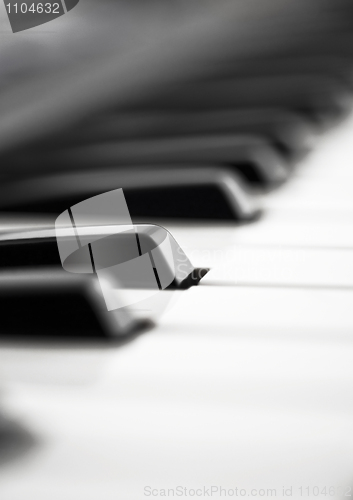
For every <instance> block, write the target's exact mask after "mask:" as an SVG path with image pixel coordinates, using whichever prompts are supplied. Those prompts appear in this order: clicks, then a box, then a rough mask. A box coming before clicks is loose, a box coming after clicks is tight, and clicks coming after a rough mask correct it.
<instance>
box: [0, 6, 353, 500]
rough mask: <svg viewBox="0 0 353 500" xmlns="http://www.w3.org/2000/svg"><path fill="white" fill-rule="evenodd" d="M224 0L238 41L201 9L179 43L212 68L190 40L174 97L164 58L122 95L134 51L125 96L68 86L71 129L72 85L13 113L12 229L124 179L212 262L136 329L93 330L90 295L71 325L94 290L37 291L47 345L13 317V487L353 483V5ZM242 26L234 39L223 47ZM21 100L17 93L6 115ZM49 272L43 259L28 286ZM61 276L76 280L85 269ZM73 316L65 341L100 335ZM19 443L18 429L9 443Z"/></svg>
mask: <svg viewBox="0 0 353 500" xmlns="http://www.w3.org/2000/svg"><path fill="white" fill-rule="evenodd" d="M88 5H91V6H92V4H90V2H88ZM153 5H154V7H153V9H154V11H155V12H160V11H159V10H158V7H160V5H159V4H158V3H156V4H153ZM185 5H186V4H185ZM185 5H184V4H183V6H184V8H186V7H185ZM222 5H223V3H222ZM224 5H225V6H226V7H227V8H230V10H229V12H233V10H232V7H233V8H234V9H235V10H234V13H233V14H234V19H235V20H237V24H236V26H237V28H238V30H237V31H236V32H235V33H234V32H232V30H231V29H230V27H231V22H230V21H231V19H229V20H228V21H227V22H226V20H227V16H223V18H222V16H219V15H216V14H215V13H214V12H213V10H212V9H213V8H214V7H210V12H209V13H208V14H209V16H208V14H207V13H206V14H207V15H206V14H205V18H204V20H203V21H204V23H205V25H206V26H208V27H210V26H213V27H214V31H213V32H212V33H210V34H209V36H206V35H205V30H204V29H201V28H202V26H201V25H202V22H200V23H196V21H195V18H194V17H193V18H192V19H193V21H194V22H195V25H196V28H195V33H196V35H197V36H196V35H195V34H194V35H195V36H194V35H193V29H189V28H190V26H191V25H192V23H190V24H188V23H186V25H185V26H184V25H183V26H184V29H185V33H186V35H185V36H186V38H185V40H179V44H180V47H181V48H183V49H184V50H185V47H184V46H183V45H184V44H185V41H186V42H187V41H189V40H190V39H192V40H193V42H194V45H193V50H192V51H191V52H193V54H192V55H193V57H194V56H195V53H196V55H197V57H196V60H197V61H199V63H200V67H201V69H202V71H199V72H198V71H196V70H195V68H191V66H192V65H191V66H190V65H189V63H190V61H192V60H193V61H195V58H194V59H193V58H192V57H191V54H190V59H188V58H187V57H186V56H185V59H187V61H186V62H187V64H186V63H185V64H184V65H183V64H181V63H180V60H178V61H177V62H178V64H177V68H178V69H179V72H180V68H181V67H183V71H184V72H182V75H181V76H184V77H183V78H180V75H179V77H178V78H176V75H175V71H174V72H173V71H172V69H171V66H172V65H171V62H170V61H168V65H167V66H168V71H167V73H168V75H167V76H166V77H165V78H163V81H162V83H159V85H158V86H157V90H155V89H153V82H154V81H155V79H154V78H155V77H156V75H154V78H152V73H153V72H152V71H151V72H150V73H149V74H148V78H147V76H146V80H143V78H142V76H141V78H142V80H143V82H142V84H143V85H142V87H143V92H142V91H141V92H140V94H138V93H136V89H135V90H134V91H132V92H131V93H130V92H127V91H126V88H124V85H126V82H123V83H124V85H122V90H121V89H120V87H119V86H118V87H119V88H118V89H117V90H116V92H115V93H114V89H113V85H111V84H110V86H109V88H108V86H107V82H108V81H109V78H111V77H112V75H115V76H116V75H118V74H119V73H118V72H117V69H116V68H118V67H119V65H117V64H116V67H115V66H114V65H113V66H114V67H112V68H111V70H110V71H108V72H107V73H105V74H103V75H102V82H103V84H104V88H105V90H106V92H107V95H106V96H100V97H99V98H98V97H97V92H96V90H97V89H96V87H94V86H92V87H90V85H88V83H87V85H86V86H85V88H84V92H83V95H82V96H78V97H77V99H78V103H74V102H73V101H74V99H73V96H74V95H75V96H77V87H76V83H77V82H76V81H70V82H69V83H71V84H72V87H71V94H70V92H68V93H67V94H65V95H66V97H64V93H61V94H60V92H59V94H60V96H59V97H60V98H61V99H62V105H63V108H64V111H66V113H67V110H68V109H69V108H70V106H71V105H72V106H73V108H74V112H72V113H71V114H70V113H68V114H67V115H65V113H64V112H63V113H62V115H60V119H58V122H56V123H54V121H53V120H52V118H53V116H52V113H53V112H54V111H53V109H54V110H55V109H56V110H57V109H58V107H59V103H60V99H59V97H58V100H57V101H55V102H54V105H53V109H51V108H50V106H49V105H48V101H46V100H45V99H44V100H42V101H41V100H40V99H38V101H36V100H35V101H34V104H35V105H34V106H33V108H31V107H29V108H28V109H26V110H25V111H23V109H22V108H21V106H20V105H19V106H18V108H16V112H17V111H18V110H19V111H21V113H19V114H16V113H14V114H13V119H12V120H10V119H8V120H6V119H4V120H3V122H1V123H0V131H2V132H3V135H2V139H0V152H1V154H2V155H3V156H2V157H3V165H4V168H3V172H2V175H3V182H2V186H1V188H0V192H1V199H0V206H1V209H2V210H3V214H2V216H1V221H2V223H1V226H2V230H1V235H0V236H1V238H3V239H4V238H5V239H6V238H7V237H8V238H9V239H11V235H12V234H15V233H18V232H19V231H21V230H24V229H25V230H29V231H31V230H34V229H36V230H37V229H38V228H42V227H45V228H46V227H48V225H49V226H50V225H51V224H52V223H53V221H54V220H55V218H56V216H57V215H58V214H59V213H60V211H61V210H65V209H66V208H67V207H69V206H70V205H71V204H72V203H74V202H78V201H81V200H82V199H84V198H87V197H89V196H91V195H94V194H98V193H100V192H103V191H108V190H112V189H116V188H118V187H123V188H124V190H125V192H126V198H127V200H128V202H129V207H130V209H131V213H132V215H133V218H134V222H146V221H148V222H153V223H155V222H156V223H159V224H161V225H162V226H164V227H165V228H166V229H168V230H169V231H170V232H171V234H172V235H173V236H174V237H175V239H176V241H177V242H178V244H179V245H180V246H181V248H182V249H183V250H184V251H185V253H186V255H187V256H188V257H189V258H190V260H191V262H192V264H193V265H194V266H195V267H196V268H201V269H204V268H210V270H209V272H208V273H207V274H206V275H205V276H204V277H203V278H202V280H201V281H200V283H199V284H198V286H192V287H190V288H189V289H187V290H177V291H173V293H174V294H175V295H176V296H177V300H176V301H175V304H174V306H173V308H171V309H170V310H168V311H167V312H166V313H165V314H164V315H163V316H162V317H161V318H160V319H159V321H158V323H157V324H155V325H154V326H153V327H152V326H150V327H149V328H147V329H146V328H145V329H143V330H140V331H136V332H135V333H134V335H130V336H126V337H124V336H122V337H120V339H118V340H117V339H115V340H114V341H112V340H111V341H106V340H103V339H102V338H97V337H96V338H94V339H93V340H92V339H89V338H88V334H87V331H88V330H89V327H90V326H92V325H89V323H90V322H91V323H92V324H93V319H91V316H89V317H88V322H87V318H86V320H85V319H84V318H82V325H81V326H80V321H81V318H80V314H81V312H80V311H81V309H78V311H79V313H78V314H76V317H73V316H74V315H73V314H72V311H73V305H75V304H76V305H77V304H78V303H75V304H73V305H72V304H71V308H70V304H68V301H67V300H66V302H62V304H65V308H63V307H62V308H61V310H62V317H61V318H55V317H49V315H48V314H47V315H46V313H45V311H43V310H41V308H40V304H38V314H42V320H43V321H44V328H45V327H46V324H47V325H48V326H47V331H48V336H47V337H46V335H44V337H41V338H38V337H36V335H35V334H34V335H33V337H34V338H33V339H31V337H30V335H28V332H27V336H26V331H27V329H28V331H30V332H31V335H32V333H33V325H28V328H27V327H25V328H24V329H23V331H18V332H16V333H17V334H19V336H18V335H14V336H12V335H9V331H6V328H5V329H4V327H3V331H2V342H1V348H0V377H1V380H2V381H3V385H4V389H3V392H2V396H1V408H2V412H3V414H4V424H2V419H1V420H0V491H1V499H4V500H10V499H11V500H22V499H23V498H35V499H36V500H47V499H48V498H50V500H62V499H68V500H70V499H75V500H77V499H82V500H97V499H98V498H100V499H101V498H102V499H104V500H110V499H111V500H113V499H114V500H116V499H117V498H118V499H124V500H130V499H131V500H137V499H142V498H145V497H154V498H162V497H168V496H169V497H173V496H174V497H177V496H179V497H184V496H198V497H200V498H209V497H212V498H216V499H221V498H226V497H228V496H229V497H230V496H233V497H234V496H245V497H251V498H273V497H276V498H285V497H290V498H293V499H299V498H301V499H302V498H307V499H313V498H323V497H325V498H327V497H329V498H334V499H343V498H346V497H348V496H351V492H352V488H353V484H352V483H353V469H352V463H353V438H352V435H353V432H352V430H353V424H352V421H353V418H352V417H353V403H352V402H353V399H352V395H351V393H352V387H353V364H352V361H351V359H352V354H353V350H352V347H351V346H350V344H351V337H352V331H353V313H352V311H353V309H352V303H351V302H352V297H351V296H352V289H353V253H352V249H353V231H352V221H353V201H352V200H353V196H352V194H353V173H352V166H351V165H352V161H353V142H352V135H353V115H352V112H351V95H352V73H351V71H352V67H353V66H352V62H351V57H352V51H353V45H352V40H353V38H352V35H351V34H350V29H351V25H352V21H351V19H350V15H351V8H350V6H349V4H348V2H337V3H333V2H329V1H326V2H325V1H323V0H322V1H314V0H313V1H312V2H311V3H310V4H309V5H308V3H305V2H303V1H301V0H298V2H296V3H291V2H287V1H283V0H281V2H280V1H277V0H271V1H270V0H269V1H266V2H264V3H263V4H262V3H261V4H260V3H258V2H252V4H251V7H249V5H250V3H249V4H246V3H245V2H239V5H237V6H236V8H235V7H234V5H235V4H234V2H224ZM198 7H199V5H198ZM226 7H224V8H226ZM110 8H113V7H112V6H110ZM139 8H141V9H142V8H143V7H142V6H139ZM78 9H79V7H76V9H75V10H74V11H73V13H75V15H77V12H79V10H78ZM143 9H144V8H143ZM186 9H187V8H186ZM197 11H198V10H197V8H196V4H195V12H197ZM136 12H137V11H136ZM136 12H135V14H136ZM160 15H162V14H160ZM64 17H65V18H66V17H69V16H64ZM162 17H163V19H164V15H162ZM167 17H168V16H167ZM172 17H173V16H172ZM225 19H226V20H225ZM103 20H104V19H103ZM212 20H213V22H211V21H212ZM244 20H247V21H248V24H244V26H243V25H242V23H245V21H244ZM221 21H222V22H221ZM61 22H64V21H61ZM100 22H101V24H100V25H99V26H100V29H102V26H104V22H102V20H101V21H100ZM222 23H223V24H222ZM176 24H177V23H176ZM144 26H145V25H144ZM148 26H149V24H148V23H146V26H145V28H146V31H144V32H143V35H141V37H142V39H143V36H147V35H146V32H148V29H147V28H148ZM150 26H152V25H150ZM219 26H221V27H222V26H224V32H222V36H221V35H220V32H219V31H217V29H219ZM245 27H247V29H245ZM151 30H152V31H153V28H151ZM98 31H99V30H98ZM162 31H163V36H166V33H165V31H167V30H166V28H165V27H164V28H163V30H162ZM217 33H218V34H219V40H218V43H217V44H216V45H217V47H214V50H213V51H211V52H212V53H211V54H208V53H207V51H205V50H204V51H200V50H196V49H195V46H197V42H200V40H201V41H202V40H204V41H207V47H209V48H210V47H212V43H211V42H212V41H215V40H217V36H216V35H217ZM254 33H256V36H254ZM174 35H175V31H173V36H174ZM201 35H202V36H201ZM134 36H135V37H137V35H136V34H135V35H134ZM150 36H152V35H150ZM158 36H162V35H161V34H160V33H159V34H158ZM296 37H299V38H296ZM132 38H134V37H132ZM157 38H158V37H157ZM85 40H86V39H85ZM227 40H228V41H229V40H232V41H233V42H234V44H235V46H234V47H233V46H232V48H229V47H227V50H225V47H226V45H225V44H224V42H225V41H227ZM236 42H241V43H239V47H238V46H237V45H236ZM222 43H223V45H222ZM66 44H67V45H64V46H65V47H67V46H70V44H69V42H66ZM219 47H221V48H222V49H223V50H219ZM177 48H179V45H178V44H177V43H176V49H177ZM196 48H199V47H196ZM176 49H175V50H176ZM216 49H217V50H216ZM77 50H78V49H77ZM81 50H83V49H82V47H81ZM89 50H91V49H90V47H89V48H88V49H86V54H87V53H89ZM168 50H170V49H168ZM180 50H181V49H180ZM100 51H102V47H101V46H98V47H97V54H98V55H99V53H100ZM110 51H111V48H108V49H107V54H108V53H109V52H110ZM78 52H79V51H78ZM167 52H168V51H167ZM176 52H177V51H176ZM83 53H84V51H83V52H82V54H83ZM181 53H182V51H181ZM95 54H96V53H95ZM151 54H152V55H153V50H152V51H151ZM161 54H162V55H163V51H162V49H161ZM108 55H109V57H108V59H107V60H108V61H110V62H111V63H112V64H113V62H114V61H115V63H116V61H117V59H116V58H115V56H114V55H113V56H112V54H108ZM152 55H151V60H150V59H148V62H150V61H153V57H152ZM210 55H211V56H212V57H210ZM70 57H72V58H73V60H75V54H72V56H70ZM163 60H164V59H163V58H162V62H163ZM136 61H137V62H136ZM184 62H185V61H184ZM138 63H139V64H140V65H141V67H142V68H145V65H143V64H142V63H141V58H137V59H136V60H134V64H132V63H131V66H130V67H131V68H134V67H135V66H136V68H137V67H138ZM154 63H155V66H154V68H155V70H156V71H157V70H158V71H157V73H158V74H160V71H161V67H160V66H161V64H160V62H159V63H158V61H154ZM129 64H130V63H129ZM134 65H135V66H134ZM192 69H193V70H192ZM194 70H195V71H194ZM206 70H207V71H206ZM38 71H39V70H38ZM140 71H141V70H140ZM93 73H94V71H92V72H91V73H90V72H89V71H88V72H87V75H88V76H91V77H92V79H93V76H94V75H93ZM142 73H143V70H142ZM65 75H66V76H67V75H68V73H67V72H65ZM190 75H191V76H190ZM12 76H13V75H12ZM13 78H15V77H14V76H13ZM148 79H149V80H148ZM147 80H148V81H147ZM92 81H93V80H91V81H90V84H91V85H92ZM48 82H49V84H50V82H52V80H50V78H49V79H48ZM48 82H44V81H43V82H42V84H41V85H43V86H42V87H41V88H49V87H50V85H49V84H48ZM119 83H120V82H119ZM16 84H18V85H20V83H19V82H18V80H16ZM46 84H48V87H46ZM89 90H91V92H89ZM30 91H31V92H32V91H33V88H32V87H31V89H30ZM66 91H68V88H66ZM5 92H8V93H9V94H8V95H10V96H11V95H12V96H15V95H16V92H15V91H14V90H13V89H10V90H9V89H6V90H5ZM21 95H22V94H21ZM33 96H34V97H35V92H33ZM114 96H115V98H114ZM89 97H91V98H92V103H89V99H88V98H89ZM125 97H126V100H125ZM4 102H5V101H2V100H1V93H0V109H1V106H3V107H4V109H5V108H6V109H7V111H8V115H6V116H7V117H8V118H9V116H11V115H12V113H11V111H10V108H9V107H6V106H7V105H5V104H4ZM39 104H41V106H39ZM108 104H110V105H109V106H108ZM36 106H37V107H38V109H40V112H39V111H38V113H39V114H38V119H35V118H34V117H35V110H36ZM80 107H81V108H82V109H83V108H84V109H85V113H82V112H81V111H80V110H79V108H80ZM6 109H5V111H6ZM87 110H88V111H87ZM21 117H22V118H23V119H24V123H25V124H26V125H27V126H28V120H32V119H33V120H34V123H35V125H36V126H33V128H32V129H31V130H30V129H28V128H26V129H25V127H24V126H22V124H20V122H21V120H20V118H21ZM59 122H60V123H59ZM46 124H49V125H50V126H48V130H46ZM17 127H18V131H19V132H20V133H19V135H18V136H17V137H12V136H11V134H12V133H13V131H14V130H17ZM0 135H1V134H0ZM7 139H8V141H7ZM48 166H49V167H48ZM260 212H261V216H260ZM38 214H39V215H38ZM151 218H152V220H151ZM15 264H16V262H15ZM14 267H15V265H14ZM48 276H49V275H46V274H45V273H44V274H41V273H39V271H38V269H37V268H33V269H32V270H31V272H30V273H29V274H28V275H26V276H25V277H24V279H26V280H27V282H29V283H30V282H33V284H35V283H37V284H38V283H39V282H40V281H41V280H42V281H44V282H48V280H49V278H48ZM64 276H65V275H64ZM64 276H62V275H60V280H61V279H63V280H67V283H66V285H65V286H67V287H68V288H67V289H68V290H69V289H70V287H71V286H74V285H71V281H72V283H73V282H76V280H75V278H74V277H72V276H71V277H67V276H65V277H64ZM9 277H10V278H11V277H15V279H21V271H20V270H16V271H14V269H13V267H11V268H8V269H6V268H5V269H2V271H1V280H0V288H1V293H2V294H4V291H3V290H5V292H6V286H7V281H6V280H8V279H9ZM46 286H47V287H49V283H48V284H47V285H46ZM75 286H76V285H75ZM77 286H78V287H80V286H81V285H80V284H79V285H77ZM45 290H46V289H44V294H43V295H42V300H43V301H44V299H47V297H45ZM65 290H66V288H65ZM65 293H66V292H65ZM162 293H164V294H171V293H172V292H171V291H163V292H162ZM67 296H68V297H69V298H71V295H70V292H67ZM17 299H18V297H17ZM66 299H67V297H66ZM14 300H15V299H14ZM57 300H59V301H60V300H64V299H63V297H61V298H60V297H59V298H58V299H57ZM5 303H6V302H5ZM18 303H19V304H20V302H18ZM43 303H44V304H46V303H47V302H43ZM58 305H59V309H60V305H61V304H60V303H59V304H58ZM21 313H22V315H23V316H24V318H23V322H24V323H25V322H26V316H25V314H27V312H26V310H25V309H23V310H22V309H20V310H19V311H18V315H21ZM82 314H85V313H84V312H83V313H82ZM2 315H3V325H4V324H7V323H6V322H5V321H4V317H6V311H5V310H3V311H2ZM62 320H64V321H67V325H68V326H67V331H65V332H62V333H64V334H65V335H66V337H70V336H71V334H72V336H74V335H75V334H76V333H79V334H80V335H81V338H77V337H75V339H74V340H71V341H68V340H67V338H66V340H65V341H62V340H60V338H58V337H57V338H56V339H53V338H52V337H51V335H53V331H54V330H55V326H54V323H56V322H57V323H58V325H59V328H61V327H60V325H61V324H62ZM43 321H42V323H43ZM73 325H75V326H74V327H73ZM118 326H119V325H117V329H118ZM42 327H43V324H42ZM85 328H87V331H86V334H87V335H86V338H85ZM74 329H77V330H78V332H75V331H73V330H74ZM11 333H12V334H13V332H11ZM108 333H109V332H108ZM23 336H25V338H23ZM11 419H15V421H16V422H17V423H16V424H9V423H8V420H11ZM9 429H10V431H9ZM6 433H7V434H6ZM2 435H11V436H12V435H13V436H14V439H13V441H12V445H11V444H10V446H8V445H7V444H6V443H5V444H6V446H5V445H3V451H1V443H2V442H5V441H2V440H1V439H2ZM16 436H17V437H16Z"/></svg>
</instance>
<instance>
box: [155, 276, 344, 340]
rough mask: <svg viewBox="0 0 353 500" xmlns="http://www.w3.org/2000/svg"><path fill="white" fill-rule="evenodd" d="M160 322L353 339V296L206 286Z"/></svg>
mask: <svg viewBox="0 0 353 500" xmlns="http://www.w3.org/2000/svg"><path fill="white" fill-rule="evenodd" d="M166 318H167V319H163V318H162V320H161V325H164V326H166V321H168V322H169V324H168V326H169V327H170V326H171V325H172V324H174V325H175V328H176V329H177V330H180V331H199V332H200V333H201V332H202V333H204V332H214V333H215V334H217V332H220V331H222V332H224V333H229V334H234V335H237V334H242V333H243V332H254V333H261V335H264V336H265V335H266V334H269V335H272V334H278V333H279V334H280V335H283V336H284V335H286V334H290V335H296V334H298V335H309V334H310V335H317V336H318V337H320V336H322V337H325V336H327V335H328V336H330V337H332V338H338V337H339V336H341V335H342V336H348V337H351V336H353V309H352V293H351V291H346V290H327V289H319V290H311V289H305V288H298V289H296V288H286V287H282V288H271V287H268V288H265V287H232V286H211V285H206V284H204V285H202V282H201V284H200V286H198V287H193V288H191V289H190V290H188V291H187V292H186V293H185V294H181V296H180V299H179V301H178V302H177V304H176V305H175V306H174V308H173V309H172V310H171V311H170V312H169V313H168V314H167V315H166Z"/></svg>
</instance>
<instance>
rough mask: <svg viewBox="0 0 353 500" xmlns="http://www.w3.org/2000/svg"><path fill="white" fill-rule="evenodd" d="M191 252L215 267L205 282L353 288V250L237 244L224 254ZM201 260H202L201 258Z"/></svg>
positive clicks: (197, 264) (196, 263) (200, 263)
mask: <svg viewBox="0 0 353 500" xmlns="http://www.w3.org/2000/svg"><path fill="white" fill-rule="evenodd" d="M197 256H198V252H197V251H195V252H190V253H189V257H190V258H191V260H192V261H193V262H194V263H195V265H196V266H197V267H201V266H204V267H206V266H207V264H206V262H207V261H208V260H209V264H208V265H209V266H210V267H211V270H210V271H209V272H208V274H207V275H206V276H205V277H204V278H203V279H202V284H211V285H222V284H225V285H230V284H233V285H258V286H266V285H269V286H271V285H272V286H281V285H282V286H302V287H347V288H351V289H352V290H353V250H341V251H339V250H315V249H311V248H309V249H308V248H305V249H303V248H295V249H291V248H273V247H270V248H266V247H247V246H241V245H239V246H234V247H233V248H232V247H230V248H226V249H225V250H224V252H223V256H221V255H220V253H219V252H212V251H210V254H209V259H207V254H206V253H203V254H202V255H201V258H202V261H201V262H199V261H198V258H197ZM200 260H201V259H200Z"/></svg>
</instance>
